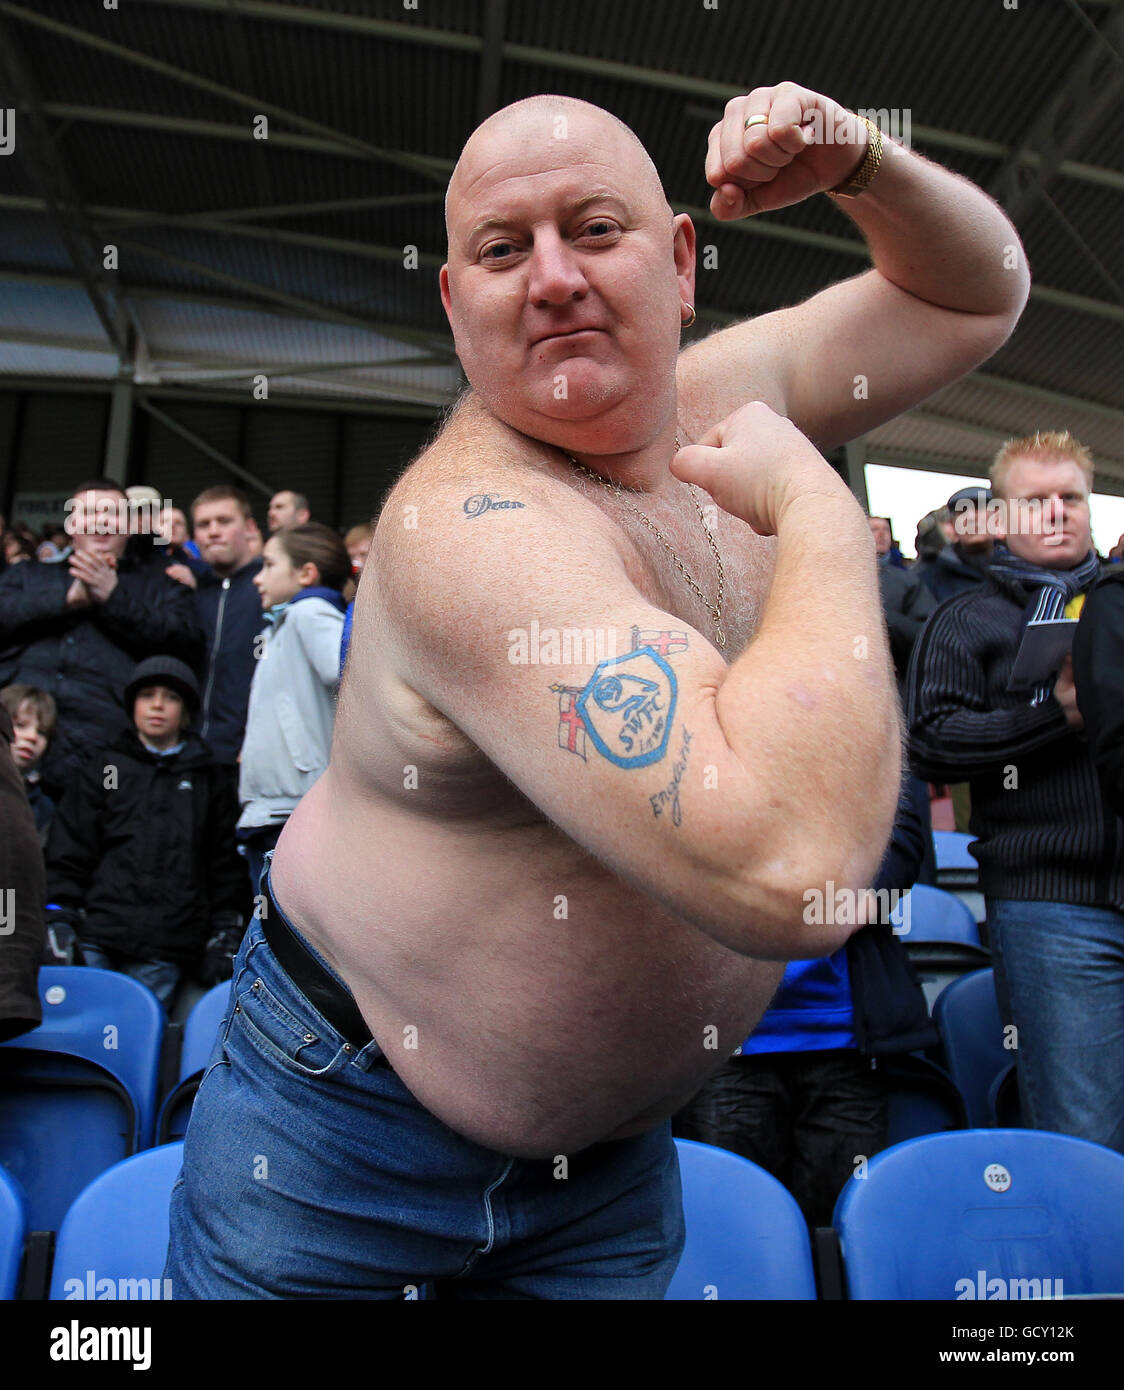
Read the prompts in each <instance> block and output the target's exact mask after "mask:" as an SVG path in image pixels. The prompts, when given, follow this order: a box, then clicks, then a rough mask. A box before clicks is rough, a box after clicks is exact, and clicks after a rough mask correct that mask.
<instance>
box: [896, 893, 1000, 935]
mask: <svg viewBox="0 0 1124 1390" xmlns="http://www.w3.org/2000/svg"><path fill="white" fill-rule="evenodd" d="M907 917H908V920H906V921H904V925H905V927H906V930H905V931H902V930H901V928H902V926H903V919H905V918H907ZM890 921H891V924H892V925H893V926H895V927H897V928H898V929H899V930H898V935H899V936H900V937H901V939H902V941H904V942H905V944H906V946H907V947H908V946H914V945H917V944H919V943H923V944H925V945H929V944H931V943H933V942H937V943H940V944H942V945H949V946H971V947H975V948H976V949H977V950H980V951H982V950H983V947H982V945H981V943H980V929H979V927H978V926H977V925H976V919H975V918H974V917H973V916H972V914H971V912H969V910H968V909H967V908H966V907H965V906H964V904H963V903H962V902H961V901H960V899H959V898H957V897H955V896H954V895H953V894H952V893H946V892H944V891H943V889H940V888H930V887H929V886H928V884H925V883H917V884H914V886H913V888H912V890H911V891H910V892H909V893H907V894H906V896H905V897H904V898H902V899H901V900H900V901H899V902H898V905H897V907H895V908H894V910H893V912H892V913H891V914H890Z"/></svg>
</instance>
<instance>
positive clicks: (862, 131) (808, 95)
mask: <svg viewBox="0 0 1124 1390" xmlns="http://www.w3.org/2000/svg"><path fill="white" fill-rule="evenodd" d="M761 117H767V118H768V119H767V121H766V120H762V119H760V118H761ZM755 118H756V119H755ZM746 121H751V122H752V124H751V125H750V126H749V127H748V128H747V127H746ZM869 139H870V132H869V131H868V130H867V127H866V126H865V125H864V124H863V122H862V121H860V120H859V119H858V117H857V116H855V115H854V113H853V112H851V111H849V110H848V109H847V108H846V107H845V106H840V105H839V103H838V102H836V101H832V100H831V98H830V97H824V96H820V95H819V94H818V93H817V92H810V91H808V89H807V88H806V87H798V86H797V85H796V83H795V82H782V83H780V85H779V86H776V87H754V89H753V91H752V92H750V93H749V94H748V95H747V96H744V97H734V98H733V99H732V100H731V101H728V102H727V103H726V113H725V115H724V116H723V118H722V120H720V121H719V122H718V124H717V125H716V126H715V127H714V129H713V130H712V131H711V132H710V141H709V145H708V148H707V155H706V181H707V183H709V184H710V185H711V186H712V187H713V188H715V189H716V190H717V192H715V194H714V195H713V197H712V198H711V200H710V211H711V213H712V214H713V215H714V216H715V217H717V218H718V219H719V221H722V222H730V221H733V220H734V219H736V218H739V217H751V216H752V215H753V214H754V213H756V212H772V211H773V210H774V209H776V208H783V207H788V206H789V204H791V203H799V202H801V201H802V200H803V199H805V198H810V197H811V196H812V194H813V193H823V192H826V191H827V190H828V189H832V188H838V187H839V185H840V184H842V183H846V181H847V179H848V178H849V177H850V176H851V175H852V174H853V173H854V172H855V170H856V169H857V168H858V167H859V165H860V164H861V163H862V162H863V159H864V158H865V157H866V149H867V144H868V143H869Z"/></svg>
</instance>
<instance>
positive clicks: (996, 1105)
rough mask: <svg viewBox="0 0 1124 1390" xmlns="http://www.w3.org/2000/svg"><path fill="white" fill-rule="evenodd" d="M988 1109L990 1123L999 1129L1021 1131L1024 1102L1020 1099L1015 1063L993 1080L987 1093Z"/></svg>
mask: <svg viewBox="0 0 1124 1390" xmlns="http://www.w3.org/2000/svg"><path fill="white" fill-rule="evenodd" d="M987 1109H988V1114H989V1116H990V1123H991V1124H993V1125H995V1127H996V1128H997V1129H1021V1128H1022V1125H1023V1111H1022V1100H1021V1099H1020V1097H1019V1073H1018V1068H1017V1067H1016V1065H1015V1063H1014V1062H1012V1063H1011V1064H1010V1065H1009V1066H1006V1067H1004V1068H1003V1070H1002V1071H1001V1072H1000V1073H999V1074H998V1075H997V1076H994V1077H993V1078H992V1081H991V1086H990V1088H989V1090H988V1093H987Z"/></svg>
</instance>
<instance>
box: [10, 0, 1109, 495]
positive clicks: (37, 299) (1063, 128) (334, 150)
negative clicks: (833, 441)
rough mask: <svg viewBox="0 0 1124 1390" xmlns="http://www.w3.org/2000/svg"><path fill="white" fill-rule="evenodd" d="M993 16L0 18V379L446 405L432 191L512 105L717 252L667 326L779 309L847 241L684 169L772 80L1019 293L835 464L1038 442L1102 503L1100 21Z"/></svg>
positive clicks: (975, 8)
mask: <svg viewBox="0 0 1124 1390" xmlns="http://www.w3.org/2000/svg"><path fill="white" fill-rule="evenodd" d="M1008 3H1011V4H1012V7H1011V8H1008V7H1007V5H1006V4H1001V3H999V0H996V3H993V4H988V5H986V6H984V5H981V4H980V3H978V0H942V3H941V4H939V5H923V4H910V5H904V4H902V3H901V0H855V3H849V2H845V0H805V3H802V4H801V5H799V6H795V5H776V6H765V5H761V4H746V3H738V2H737V0H566V3H558V4H555V3H550V4H544V3H538V0H100V3H99V0H36V5H35V7H34V8H31V6H30V4H16V3H10V2H9V0H0V74H2V79H3V88H4V90H3V91H0V99H2V105H3V107H4V108H6V109H15V111H16V113H17V114H16V119H15V123H14V132H15V136H16V138H15V147H14V150H12V151H9V150H8V149H5V153H10V154H11V155H12V156H14V157H8V158H4V159H0V383H2V384H5V385H8V386H16V385H19V384H20V383H21V382H24V381H26V382H31V381H34V382H37V383H39V384H42V383H43V382H44V381H51V382H55V383H58V384H60V385H61V384H62V383H63V382H67V383H72V382H74V381H76V380H82V381H85V382H91V381H92V382H99V381H100V382H102V383H104V384H105V386H106V387H108V386H109V384H110V383H112V381H113V380H115V379H117V378H118V376H119V373H120V372H121V371H122V368H124V370H125V372H126V373H128V374H131V376H132V379H133V380H134V382H135V384H136V387H137V389H138V390H139V391H140V392H142V393H144V392H149V393H151V394H152V395H154V396H156V395H165V394H167V393H168V392H174V393H175V394H176V395H177V396H179V397H192V396H200V395H206V396H207V397H209V398H211V399H213V398H215V397H216V396H218V397H221V398H223V399H231V400H234V399H239V398H240V399H242V400H245V399H247V397H248V393H249V389H250V383H251V379H252V377H253V376H254V375H256V374H259V373H264V374H265V375H267V376H268V378H269V393H270V400H279V399H280V400H285V399H290V400H300V401H302V403H306V404H310V403H312V402H313V401H314V400H315V401H319V402H320V403H322V404H325V403H326V404H332V405H334V406H335V407H336V408H338V409H343V410H354V409H375V410H378V411H387V412H393V411H394V410H395V409H402V408H403V407H410V408H412V409H414V410H417V409H419V408H420V409H426V410H428V409H432V410H436V409H439V408H440V407H441V406H442V405H444V404H445V403H446V402H447V401H448V400H449V399H450V397H451V395H452V394H453V393H454V392H455V391H456V390H457V389H458V388H459V386H460V385H461V384H462V382H463V378H462V376H461V373H460V369H459V366H458V364H457V362H456V358H455V354H454V352H453V346H452V339H451V336H450V334H449V331H448V327H447V324H446V322H445V318H444V314H443V312H442V310H441V306H440V302H439V299H438V294H437V286H436V270H437V267H438V266H439V265H440V264H441V262H442V260H443V259H444V254H443V253H444V224H443V217H442V198H443V193H444V188H445V184H446V181H447V179H448V174H449V171H450V170H451V168H452V165H453V162H454V161H455V159H456V157H457V155H458V153H459V151H460V148H461V145H462V144H463V142H464V140H465V138H466V137H467V135H468V134H469V132H470V131H471V130H472V128H473V127H474V125H475V124H476V123H477V122H478V120H480V119H481V118H482V117H483V116H484V115H486V114H488V113H489V112H490V111H493V110H495V109H497V108H498V107H500V106H503V105H505V104H506V103H508V102H511V101H514V100H516V99H518V98H519V97H523V96H527V95H530V94H532V93H535V92H543V91H547V92H562V93H568V94H571V95H574V96H579V97H584V98H586V99H587V100H590V101H593V102H596V103H597V104H598V105H601V106H604V107H606V108H607V109H609V110H611V111H613V112H615V113H616V114H617V115H619V116H620V117H622V118H623V119H624V120H625V121H627V122H628V124H629V125H631V126H632V127H633V129H634V130H635V131H636V132H637V134H638V135H639V136H640V137H641V139H642V140H643V141H644V142H645V144H646V145H647V146H648V148H649V149H650V150H651V152H652V155H653V157H654V159H655V161H656V164H657V166H658V168H659V169H660V171H661V174H662V175H663V178H664V182H665V186H666V188H667V190H668V194H669V197H670V199H671V201H672V204H673V206H674V208H675V209H676V211H687V212H689V213H691V215H692V216H693V217H694V218H695V220H696V223H697V225H698V226H699V231H700V240H701V242H702V243H704V244H709V245H713V246H714V247H716V248H717V261H718V267H719V268H718V269H717V270H713V271H707V270H702V269H700V272H699V296H698V297H699V304H698V310H699V323H698V325H697V328H696V330H695V331H696V332H706V331H709V330H711V329H712V328H713V327H714V326H715V325H717V324H721V323H723V322H728V321H733V320H736V319H739V318H744V317H746V316H749V315H756V314H759V313H762V312H764V311H767V310H770V309H774V308H777V307H779V306H781V305H784V304H790V303H793V302H795V301H798V300H800V299H802V298H805V297H806V296H807V295H809V294H811V293H813V292H815V291H816V290H817V289H819V288H821V287H822V286H824V285H826V284H829V283H831V282H832V281H835V280H839V279H841V278H843V277H845V276H847V275H850V274H853V273H855V272H856V271H857V270H860V269H861V268H862V266H863V264H864V263H865V256H866V252H865V248H864V245H863V243H862V241H861V240H860V239H859V237H858V234H857V232H856V230H855V229H854V227H853V226H852V224H851V223H850V222H849V221H848V220H847V219H846V218H845V217H843V216H842V215H841V214H840V212H839V211H838V210H837V209H836V208H835V207H834V206H832V205H831V203H830V201H829V200H827V199H824V198H814V199H811V200H809V201H807V202H805V203H802V204H800V205H799V206H797V207H794V208H790V209H785V210H783V211H781V212H778V213H773V214H768V215H767V216H764V217H757V218H751V219H749V220H747V221H743V222H738V223H735V224H729V223H722V224H720V223H716V222H714V221H713V220H712V219H711V218H710V216H709V214H708V212H707V211H706V204H707V202H708V200H709V192H710V190H709V189H708V187H707V185H706V183H705V180H704V178H703V172H702V169H703V157H704V154H705V147H706V136H707V132H708V131H709V128H710V126H711V125H712V124H713V123H714V121H715V120H716V119H717V117H718V115H719V114H720V112H721V109H722V106H723V104H724V103H725V101H726V100H727V99H728V98H729V97H731V96H734V95H737V94H740V93H743V92H746V91H748V90H749V89H750V88H752V87H754V86H757V85H766V84H771V83H774V82H776V81H778V80H781V79H783V78H786V77H792V78H794V79H796V80H798V81H800V82H801V83H802V84H804V85H806V86H808V87H811V88H812V89H814V90H819V91H823V92H825V93H826V94H828V95H830V96H832V97H833V98H835V99H836V100H839V101H841V102H844V103H846V104H848V105H850V106H852V107H855V108H860V107H861V108H864V109H871V108H875V107H876V108H879V109H882V110H884V111H886V112H888V113H890V114H891V116H892V115H893V113H901V114H900V115H899V117H898V119H899V122H900V128H902V130H903V133H904V129H905V122H906V121H907V120H908V123H909V133H910V137H911V140H912V145H913V147H914V148H915V149H917V150H919V151H921V152H922V153H923V154H926V155H929V156H930V157H932V158H933V159H936V160H937V161H939V162H940V163H942V164H945V165H947V166H948V167H950V168H952V169H955V170H957V171H959V172H961V173H963V174H965V175H966V176H967V177H969V178H971V179H973V180H974V181H975V182H977V183H979V184H980V185H981V186H983V187H984V188H986V189H988V190H989V191H990V192H991V193H992V194H993V195H994V196H995V197H996V198H997V199H999V201H1000V202H1002V203H1003V204H1004V206H1006V207H1007V208H1008V210H1009V212H1010V213H1011V215H1012V217H1013V219H1014V221H1015V223H1016V225H1017V226H1018V228H1019V231H1020V234H1021V235H1022V238H1023V240H1024V243H1025V245H1026V247H1027V251H1028V255H1029V257H1030V262H1031V266H1032V270H1033V273H1034V288H1033V291H1032V295H1031V300H1030V303H1029V305H1028V307H1027V309H1026V312H1025V313H1024V315H1023V318H1022V321H1021V323H1020V324H1019V327H1018V329H1017V330H1016V332H1015V334H1014V336H1013V337H1012V339H1011V340H1010V342H1009V343H1007V345H1006V346H1005V347H1004V348H1003V349H1002V350H1001V351H1000V352H999V353H998V354H996V356H995V357H993V358H992V359H991V360H990V361H989V362H988V363H987V364H986V365H985V366H984V367H983V368H982V369H981V370H979V371H977V372H974V373H973V374H972V375H971V376H970V377H968V378H966V379H965V380H964V381H962V382H959V383H957V384H955V385H953V386H951V387H948V388H947V389H946V390H944V391H942V392H940V393H939V395H937V396H936V397H934V398H933V399H932V400H930V401H928V402H926V403H925V404H924V405H923V406H921V407H919V408H918V409H915V410H913V411H911V412H909V413H908V414H907V415H905V416H902V417H901V418H899V419H898V420H895V421H893V422H891V423H890V424H888V425H884V426H882V427H881V428H879V429H877V430H875V431H873V432H872V433H871V434H870V435H868V436H867V437H866V438H865V440H864V441H863V443H864V445H865V457H866V459H867V461H869V462H883V463H897V464H905V465H909V466H916V467H925V468H934V469H938V470H943V471H948V472H955V473H965V472H973V471H978V470H979V468H980V467H981V466H985V465H986V463H987V461H989V460H990V457H991V456H992V454H993V453H994V451H995V448H996V446H997V445H998V444H999V443H1000V442H1001V441H1002V440H1003V439H1005V438H1007V437H1009V436H1010V435H1012V434H1022V433H1026V432H1028V431H1031V430H1034V429H1036V428H1043V429H1054V428H1068V429H1071V430H1073V432H1074V433H1076V434H1077V435H1078V436H1079V437H1080V438H1081V439H1082V440H1083V441H1084V442H1085V443H1086V444H1088V445H1089V447H1090V448H1091V449H1092V450H1093V453H1094V456H1095V457H1096V459H1097V465H1098V489H1099V490H1102V491H1106V492H1114V493H1120V494H1124V428H1122V426H1124V372H1122V371H1121V364H1122V363H1124V237H1122V236H1121V234H1120V228H1121V226H1124V141H1121V138H1120V131H1121V128H1122V116H1124V56H1122V55H1124V4H1121V3H1119V0H1115V2H1114V3H1092V2H1091V0H1085V3H1081V4H1079V3H1078V0H1034V2H1033V3H1030V2H1029V0H1023V3H1022V4H1021V5H1020V4H1018V0H1008ZM263 118H264V121H265V124H264V125H263ZM11 125H12V123H11V122H10V121H9V122H8V126H11ZM266 132H267V133H268V138H260V137H261V136H262V135H263V134H265V133H266ZM5 133H7V127H6V132H5ZM107 245H113V246H116V248H117V267H116V269H115V270H114V269H106V268H105V265H104V259H105V257H104V247H105V246H107ZM409 247H414V248H416V250H417V268H416V269H408V268H407V266H406V260H407V255H406V248H409ZM906 348H907V345H905V344H903V350H906Z"/></svg>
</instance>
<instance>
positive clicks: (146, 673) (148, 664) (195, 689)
mask: <svg viewBox="0 0 1124 1390" xmlns="http://www.w3.org/2000/svg"><path fill="white" fill-rule="evenodd" d="M146 685H166V686H167V687H168V689H169V690H174V691H175V692H176V694H177V695H180V696H182V697H183V702H184V704H185V705H186V706H187V708H188V710H189V711H190V713H191V714H196V713H197V712H198V710H199V682H198V681H197V680H196V679H195V676H194V674H193V673H192V670H191V667H190V666H186V665H185V664H184V663H183V662H182V661H177V660H176V658H175V657H174V656H149V657H146V658H145V660H144V661H142V662H141V663H140V665H139V666H138V667H137V669H136V670H135V671H134V672H133V677H132V680H130V681H129V684H128V685H127V686H126V687H125V708H126V710H127V711H128V712H129V714H130V716H131V715H132V709H133V704H134V702H135V701H136V698H137V692H138V691H140V690H143V689H144V687H145V686H146Z"/></svg>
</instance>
